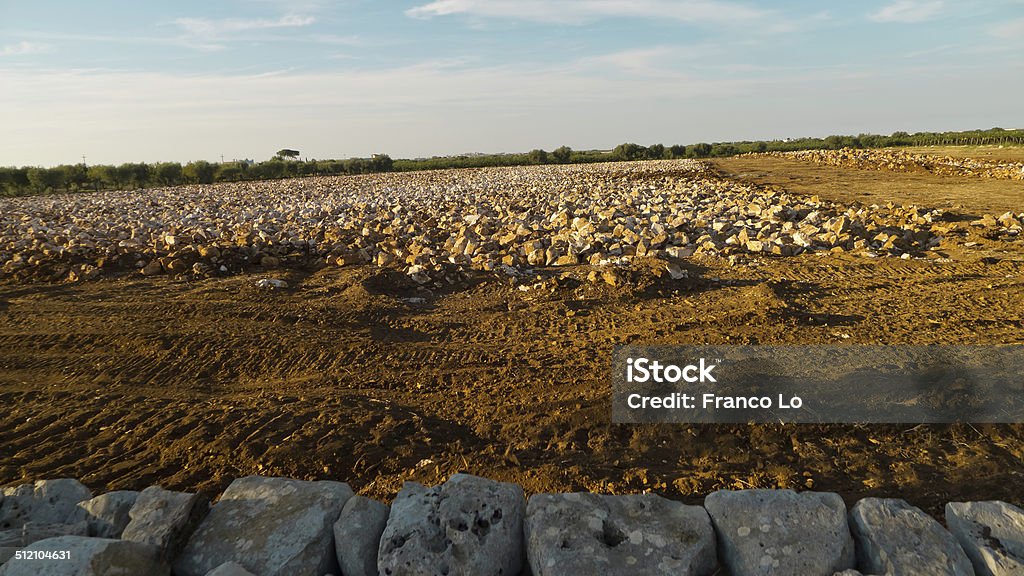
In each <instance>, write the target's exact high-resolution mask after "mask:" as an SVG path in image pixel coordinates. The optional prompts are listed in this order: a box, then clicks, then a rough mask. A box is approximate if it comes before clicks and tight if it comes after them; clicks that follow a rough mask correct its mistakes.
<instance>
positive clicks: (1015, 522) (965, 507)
mask: <svg viewBox="0 0 1024 576" xmlns="http://www.w3.org/2000/svg"><path fill="white" fill-rule="evenodd" d="M946 525H947V526H949V531H950V532H952V533H953V536H954V537H956V539H957V541H958V542H959V543H960V546H961V547H962V548H963V549H964V552H966V553H967V557H968V558H970V560H971V564H973V565H974V572H975V573H976V574H978V576H1004V575H1006V576H1008V575H1011V574H1015V575H1024V510H1021V509H1020V508H1017V507H1016V506H1013V505H1011V504H1007V503H1006V502H998V501H991V502H950V503H949V504H946Z"/></svg>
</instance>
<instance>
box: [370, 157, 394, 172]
mask: <svg viewBox="0 0 1024 576" xmlns="http://www.w3.org/2000/svg"><path fill="white" fill-rule="evenodd" d="M370 162H371V163H372V164H373V171H374V172H390V171H391V170H392V168H394V166H395V161H394V160H392V159H391V156H388V155H387V154H374V155H373V158H371V159H370Z"/></svg>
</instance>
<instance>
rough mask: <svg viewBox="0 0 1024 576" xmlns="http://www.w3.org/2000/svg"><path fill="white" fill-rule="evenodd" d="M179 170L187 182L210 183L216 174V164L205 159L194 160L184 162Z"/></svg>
mask: <svg viewBox="0 0 1024 576" xmlns="http://www.w3.org/2000/svg"><path fill="white" fill-rule="evenodd" d="M181 171H182V174H183V175H184V176H185V178H186V179H187V180H188V181H189V182H195V183H198V184H210V183H211V182H213V178H214V176H215V175H216V174H217V166H216V165H215V164H211V163H210V162H207V161H206V160H196V161H195V162H189V163H188V164H186V165H185V166H184V167H183V168H182V170H181Z"/></svg>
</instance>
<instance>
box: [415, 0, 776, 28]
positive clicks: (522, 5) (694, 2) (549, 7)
mask: <svg viewBox="0 0 1024 576" xmlns="http://www.w3.org/2000/svg"><path fill="white" fill-rule="evenodd" d="M405 13H406V15H408V16H411V17H413V18H433V17H435V16H449V15H453V14H464V15H468V16H477V17H484V18H504V19H513V20H529V21H534V22H546V23H556V24H585V23H587V22H592V21H594V20H598V19H601V18H612V17H635V18H653V19H669V20H676V21H680V22H691V23H715V24H729V23H736V22H744V21H748V22H749V21H756V20H759V19H762V18H764V17H765V16H767V14H768V13H767V12H766V11H764V10H759V9H757V8H752V7H749V6H745V5H742V4H738V3H734V2H728V1H724V0H678V1H669V0H434V1H433V2H430V3H428V4H423V5H421V6H417V7H415V8H410V9H409V10H406V12H405Z"/></svg>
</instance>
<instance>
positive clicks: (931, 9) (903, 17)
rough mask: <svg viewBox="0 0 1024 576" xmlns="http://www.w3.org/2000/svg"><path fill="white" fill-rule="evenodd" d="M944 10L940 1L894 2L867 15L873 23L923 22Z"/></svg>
mask: <svg viewBox="0 0 1024 576" xmlns="http://www.w3.org/2000/svg"><path fill="white" fill-rule="evenodd" d="M943 8H944V2H943V1H942V0H896V1H895V2H893V3H892V4H889V5H888V6H884V7H883V8H881V9H880V10H878V11H876V12H872V13H871V14H869V15H868V18H869V19H871V20H874V21H875V22H901V23H908V24H909V23H916V22H925V21H927V20H931V19H932V18H934V17H936V16H938V15H939V13H941V12H942V9H943Z"/></svg>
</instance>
